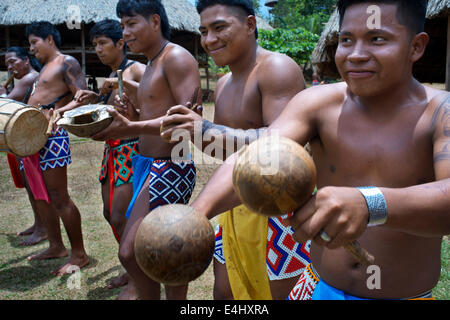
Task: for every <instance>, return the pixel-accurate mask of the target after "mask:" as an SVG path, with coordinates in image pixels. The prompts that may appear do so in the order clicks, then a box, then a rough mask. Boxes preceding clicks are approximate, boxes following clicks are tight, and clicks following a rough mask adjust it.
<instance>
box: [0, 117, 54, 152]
mask: <svg viewBox="0 0 450 320" xmlns="http://www.w3.org/2000/svg"><path fill="white" fill-rule="evenodd" d="M47 127H48V120H47V118H46V117H45V115H44V114H43V113H42V112H40V111H39V110H37V109H35V108H23V109H21V110H19V111H17V112H16V113H15V114H14V115H13V116H12V118H11V119H10V121H9V122H8V125H7V128H6V130H5V140H6V142H7V144H8V147H9V148H10V149H11V151H12V152H13V153H14V154H16V155H18V156H21V157H26V156H31V155H33V154H35V153H37V152H39V150H41V149H42V148H43V147H44V146H45V143H46V142H47V139H48V137H47V135H46V134H45V133H46V131H47Z"/></svg>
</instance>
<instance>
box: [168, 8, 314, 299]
mask: <svg viewBox="0 0 450 320" xmlns="http://www.w3.org/2000/svg"><path fill="white" fill-rule="evenodd" d="M197 11H198V12H199V14H200V19H201V25H200V28H199V29H200V32H201V41H202V46H203V48H204V49H205V51H206V52H207V53H208V54H209V55H210V56H211V57H212V58H213V60H214V62H215V63H216V64H217V65H219V66H224V65H228V66H229V67H230V70H231V72H230V73H228V74H226V75H225V76H223V77H222V78H220V79H219V81H218V83H217V86H216V91H215V112H214V123H211V122H209V121H207V120H205V119H202V118H201V117H200V116H199V115H197V114H196V113H195V112H193V111H191V110H189V108H187V107H185V106H175V107H173V108H171V109H170V110H169V112H168V116H167V117H166V118H165V119H164V120H163V125H164V126H166V125H173V124H178V125H177V126H175V127H173V128H171V129H169V130H166V131H164V132H162V134H161V136H162V137H163V138H164V139H167V140H169V141H170V139H171V136H172V134H173V133H175V132H176V130H188V131H189V132H190V134H191V138H192V141H194V142H196V140H197V139H196V138H195V136H196V133H195V132H194V130H195V126H196V124H199V125H200V126H199V127H197V128H198V133H199V134H201V135H202V137H203V139H200V140H201V143H200V145H197V147H198V148H199V149H200V150H203V151H204V152H208V150H211V147H212V146H213V145H217V148H215V155H214V156H215V157H216V158H219V159H220V160H225V159H226V156H227V155H230V154H232V153H233V152H235V151H236V148H238V147H239V146H242V145H244V144H245V143H247V141H248V139H249V136H247V135H246V134H245V133H244V130H247V129H254V130H253V133H254V137H253V138H255V137H256V136H257V135H258V134H259V133H260V132H263V131H264V130H265V128H266V127H267V126H269V125H270V124H271V123H272V122H273V121H274V120H275V119H276V117H278V115H279V114H280V113H281V112H282V110H283V109H284V107H285V106H286V104H287V103H288V102H289V100H290V99H291V98H292V97H293V96H294V95H295V94H297V93H298V92H299V91H301V90H303V89H304V88H305V82H304V79H303V74H302V70H301V68H300V67H299V66H298V65H297V64H296V63H295V61H293V60H292V59H291V58H289V57H288V56H286V55H282V54H279V53H275V52H270V51H267V50H264V49H263V48H261V47H260V46H258V43H257V41H256V39H257V34H258V30H257V26H256V19H255V13H254V9H253V4H252V2H251V1H249V0H234V1H228V0H227V1H225V0H200V1H197ZM211 140H214V142H212V143H209V142H210V141H211ZM217 142H220V143H217ZM235 144H236V145H235ZM230 145H231V146H233V147H234V150H225V147H228V146H230ZM231 149H233V148H231ZM216 192H217V190H215V191H212V193H216ZM288 213H289V212H286V214H288ZM282 221H283V219H282V218H281V217H280V218H269V219H268V218H267V217H262V216H259V215H256V214H254V213H250V212H249V210H248V209H247V207H245V206H237V207H235V208H233V209H232V210H230V211H227V212H225V213H224V214H222V215H220V217H219V225H218V226H217V229H216V249H215V255H214V276H215V282H214V298H215V299H233V298H234V299H285V298H286V296H287V294H288V293H289V288H290V287H292V286H293V285H294V284H295V283H296V281H297V278H298V276H299V275H300V274H301V273H302V271H303V269H304V268H305V266H306V264H308V263H309V247H308V243H296V242H295V241H294V240H293V239H292V232H293V231H292V230H290V228H288V227H285V226H284V225H283V222H282ZM278 239H279V240H278ZM283 241H284V242H286V243H290V244H292V246H291V247H290V248H287V247H286V246H285V245H284V244H283Z"/></svg>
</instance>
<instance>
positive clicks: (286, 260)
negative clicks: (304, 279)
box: [266, 214, 311, 280]
mask: <svg viewBox="0 0 450 320" xmlns="http://www.w3.org/2000/svg"><path fill="white" fill-rule="evenodd" d="M290 216H292V214H287V215H284V216H281V217H276V218H269V224H268V227H269V228H268V229H269V230H268V232H267V257H266V258H267V273H268V275H269V279H270V280H281V279H287V278H292V277H296V276H298V275H300V274H301V273H302V272H303V270H304V269H305V267H306V266H307V265H308V264H309V263H310V261H311V260H310V258H309V252H310V246H311V241H306V242H304V243H299V242H296V241H295V240H294V238H293V237H292V234H293V233H294V230H293V229H292V228H291V227H287V226H285V225H284V224H283V222H282V221H283V220H284V219H286V218H288V217H290Z"/></svg>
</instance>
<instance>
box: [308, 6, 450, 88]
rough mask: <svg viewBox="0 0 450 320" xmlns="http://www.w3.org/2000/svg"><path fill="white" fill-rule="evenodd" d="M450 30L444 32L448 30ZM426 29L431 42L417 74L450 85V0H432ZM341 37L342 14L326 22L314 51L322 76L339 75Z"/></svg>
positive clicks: (418, 77) (417, 69)
mask: <svg viewBox="0 0 450 320" xmlns="http://www.w3.org/2000/svg"><path fill="white" fill-rule="evenodd" d="M447 29H448V30H449V31H448V32H444V30H447ZM425 31H426V32H427V33H428V35H429V36H430V43H429V45H428V47H427V50H426V52H425V55H424V56H423V57H422V59H420V60H419V61H418V62H417V63H416V64H415V66H414V75H415V77H416V78H417V79H418V80H419V81H422V82H446V83H447V90H449V88H450V82H449V80H450V69H449V68H450V0H429V2H428V8H427V20H426V23H425ZM338 39H339V13H338V12H337V11H335V12H334V13H333V14H332V15H331V17H330V20H329V21H328V23H327V24H326V26H325V28H324V30H323V32H322V35H321V37H320V39H319V41H318V42H317V45H316V47H315V49H314V51H313V53H312V58H311V62H312V64H313V65H314V67H315V69H316V70H317V72H318V74H319V75H320V76H322V77H332V78H338V77H339V73H338V71H337V68H336V65H335V63H334V55H335V53H336V48H337V45H338Z"/></svg>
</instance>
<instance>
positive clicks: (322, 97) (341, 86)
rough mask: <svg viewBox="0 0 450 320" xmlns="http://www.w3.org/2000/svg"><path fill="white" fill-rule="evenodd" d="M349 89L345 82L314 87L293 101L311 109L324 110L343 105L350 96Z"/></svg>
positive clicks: (302, 92) (300, 93) (299, 94)
mask: <svg viewBox="0 0 450 320" xmlns="http://www.w3.org/2000/svg"><path fill="white" fill-rule="evenodd" d="M347 89H348V87H347V84H346V83H345V82H338V83H333V84H323V85H319V86H313V87H310V88H307V89H305V90H303V91H301V92H299V93H298V94H297V95H296V96H295V97H294V98H293V100H294V101H295V103H297V104H299V105H303V106H305V107H308V108H310V109H316V110H319V109H320V110H323V109H326V108H329V107H335V106H340V105H342V104H343V103H344V101H345V100H346V98H347V96H348V90H347Z"/></svg>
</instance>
